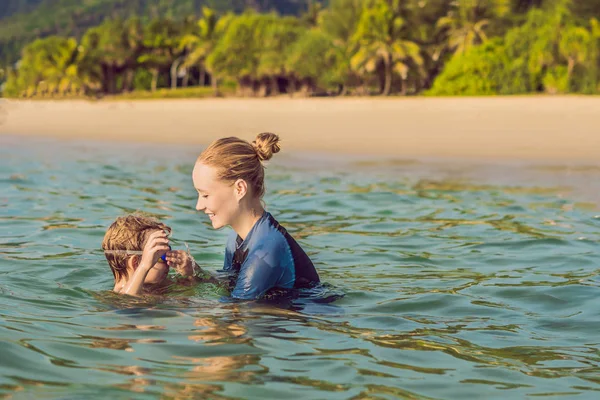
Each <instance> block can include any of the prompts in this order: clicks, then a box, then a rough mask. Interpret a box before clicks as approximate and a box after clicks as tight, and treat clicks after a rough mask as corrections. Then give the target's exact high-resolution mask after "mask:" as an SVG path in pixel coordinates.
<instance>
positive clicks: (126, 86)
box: [123, 69, 133, 92]
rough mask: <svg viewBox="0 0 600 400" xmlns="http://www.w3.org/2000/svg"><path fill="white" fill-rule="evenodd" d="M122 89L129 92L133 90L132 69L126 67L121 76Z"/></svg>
mask: <svg viewBox="0 0 600 400" xmlns="http://www.w3.org/2000/svg"><path fill="white" fill-rule="evenodd" d="M123 90H124V91H125V92H131V91H132V90H133V71H132V70H131V69H128V70H127V72H125V76H124V78H123Z"/></svg>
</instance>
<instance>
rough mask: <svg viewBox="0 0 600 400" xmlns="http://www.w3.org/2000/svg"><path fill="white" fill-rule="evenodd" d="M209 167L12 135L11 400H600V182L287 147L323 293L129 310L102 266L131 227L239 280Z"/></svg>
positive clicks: (595, 175) (8, 218)
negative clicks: (113, 238)
mask: <svg viewBox="0 0 600 400" xmlns="http://www.w3.org/2000/svg"><path fill="white" fill-rule="evenodd" d="M201 150H202V149H201V148H196V147H190V146H176V145H161V146H154V145H134V144H123V143H118V144H115V143H103V142H91V141H84V140H81V141H59V140H49V139H31V138H28V139H24V138H19V137H11V136H0V221H1V227H2V230H1V233H0V398H2V397H4V398H11V399H107V398H110V399H112V400H116V399H130V398H135V399H191V398H207V399H238V398H248V399H285V398H289V399H292V398H293V399H367V398H368V399H396V398H406V399H471V398H485V399H520V398H532V399H533V398H539V397H540V396H553V397H555V398H576V399H597V398H600V350H599V349H600V301H599V300H600V277H599V272H600V206H599V204H600V183H599V182H600V179H599V178H600V167H598V166H594V165H576V164H572V165H565V164H561V163H558V164H552V163H536V164H529V163H525V162H505V163H492V162H485V161H477V162H475V161H464V160H463V161H461V160H412V159H381V158H377V157H366V156H365V157H343V156H340V155H337V156H333V155H328V154H305V153H293V152H289V153H288V152H286V151H285V148H284V151H283V152H282V153H280V154H277V155H276V156H275V158H274V159H273V161H272V162H271V163H270V164H269V165H268V167H267V177H268V178H267V195H266V197H265V202H266V204H267V209H268V210H269V211H270V212H271V213H272V214H273V215H274V216H275V218H277V219H278V220H279V221H280V222H281V223H282V224H283V225H284V226H285V227H286V228H287V229H288V230H289V232H290V233H292V235H293V236H294V237H295V238H296V239H297V240H298V241H299V243H300V244H301V245H302V246H303V247H304V249H305V250H306V251H307V252H308V253H309V255H310V256H311V258H312V259H313V260H314V261H315V264H316V266H317V268H318V271H319V273H320V275H321V278H322V280H323V282H325V284H324V285H323V286H322V287H320V288H318V289H317V290H315V291H314V292H313V293H311V294H310V296H307V297H305V298H302V299H299V300H296V301H294V302H292V303H285V304H270V303H260V302H259V303H231V302H227V301H225V299H224V297H223V296H224V294H223V290H222V289H221V288H219V287H218V286H216V285H212V284H200V285H198V286H192V287H180V286H176V285H173V286H172V287H170V288H169V290H168V292H167V293H166V294H165V295H162V296H156V297H144V298H139V299H134V298H128V297H126V296H117V295H115V294H113V293H112V292H111V288H112V285H113V282H112V274H111V273H110V270H109V268H108V265H107V263H106V260H105V258H104V256H103V253H102V251H101V248H100V245H101V242H102V238H103V235H104V232H105V230H106V228H107V226H108V225H109V224H110V223H111V222H112V221H113V220H114V219H115V218H116V217H117V216H121V215H124V214H126V213H129V212H134V211H143V212H146V213H150V214H152V215H154V216H156V217H158V218H160V219H161V220H163V221H164V222H166V223H167V224H168V225H170V226H171V227H172V228H173V236H172V239H173V247H175V248H181V249H185V245H186V244H187V245H188V246H189V248H190V251H191V253H192V254H193V255H194V257H195V259H196V260H197V261H198V263H200V264H201V265H202V266H203V267H204V268H205V269H207V270H211V271H216V270H218V269H219V268H221V267H222V263H223V255H224V247H225V239H226V236H227V234H228V232H229V231H228V229H223V230H220V231H215V230H213V229H212V227H211V226H210V224H209V221H208V219H207V218H206V217H205V215H203V214H201V213H197V212H196V211H195V210H194V206H195V202H196V197H195V191H194V188H193V186H192V182H191V170H192V167H193V163H194V161H195V159H196V157H197V156H198V154H199V153H200V151H201Z"/></svg>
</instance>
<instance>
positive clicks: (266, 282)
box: [223, 211, 319, 300]
mask: <svg viewBox="0 0 600 400" xmlns="http://www.w3.org/2000/svg"><path fill="white" fill-rule="evenodd" d="M223 270H224V271H226V272H229V273H232V274H233V277H234V281H233V283H234V287H233V291H232V292H231V296H232V297H233V298H236V299H243V300H251V299H257V298H259V297H261V296H263V295H264V294H265V293H266V292H267V291H269V290H270V289H273V288H277V289H299V288H305V287H311V286H313V285H314V284H316V283H318V282H319V275H318V274H317V271H316V270H315V267H314V265H313V263H312V261H311V260H310V258H308V256H307V255H306V253H305V252H304V250H302V248H301V247H300V245H298V243H296V241H295V240H294V238H292V236H291V235H290V234H289V233H288V232H287V231H286V230H285V228H284V227H282V226H281V225H279V222H277V221H276V220H275V218H273V216H272V215H271V214H270V213H268V212H266V211H265V213H264V214H263V215H262V217H261V218H260V219H259V220H258V221H257V222H256V223H255V224H254V226H253V227H252V229H251V230H250V232H249V233H248V236H247V237H246V239H245V240H242V238H241V237H239V236H238V235H237V234H236V233H235V232H232V234H231V236H230V237H229V239H228V241H227V248H226V249H225V264H224V265H223Z"/></svg>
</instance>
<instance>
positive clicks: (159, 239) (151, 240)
mask: <svg viewBox="0 0 600 400" xmlns="http://www.w3.org/2000/svg"><path fill="white" fill-rule="evenodd" d="M168 250H169V239H168V238H167V235H166V234H165V233H164V232H163V231H157V232H154V233H152V234H151V235H150V237H148V240H147V241H146V245H145V246H144V251H143V253H142V259H141V261H140V263H139V264H138V266H137V268H136V270H135V272H134V273H133V276H132V277H131V278H130V279H129V280H128V281H127V283H125V286H124V287H123V289H122V290H121V291H120V292H119V293H122V294H128V295H131V296H139V295H140V294H141V293H142V287H143V286H144V281H145V280H146V276H147V275H148V272H150V270H151V269H152V268H153V267H154V265H156V262H157V261H158V259H159V258H160V256H161V255H162V254H164V253H165V251H168Z"/></svg>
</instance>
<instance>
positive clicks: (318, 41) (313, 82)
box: [286, 29, 344, 94]
mask: <svg viewBox="0 0 600 400" xmlns="http://www.w3.org/2000/svg"><path fill="white" fill-rule="evenodd" d="M343 57H344V55H343V54H342V53H340V51H339V48H338V47H336V46H335V45H334V44H333V39H332V38H331V37H330V36H328V35H326V34H325V33H323V32H322V31H321V30H319V29H311V30H309V31H307V32H305V33H304V34H303V35H302V37H301V38H300V39H299V40H298V41H297V42H296V43H294V45H293V47H292V48H291V51H290V52H289V55H288V57H287V60H286V69H287V70H288V71H291V72H292V73H293V75H294V79H292V89H291V90H290V91H291V92H294V91H295V90H296V89H303V91H305V92H307V93H308V94H311V93H312V92H313V91H314V90H315V88H316V86H317V85H319V86H322V87H329V86H332V85H342V84H343V82H344V77H343V76H342V75H340V74H339V71H340V68H339V65H340V63H341V61H340V59H341V58H343ZM307 60H311V61H310V62H307ZM296 81H298V82H296ZM298 83H300V85H301V86H302V87H300V88H298V87H297V85H298Z"/></svg>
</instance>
